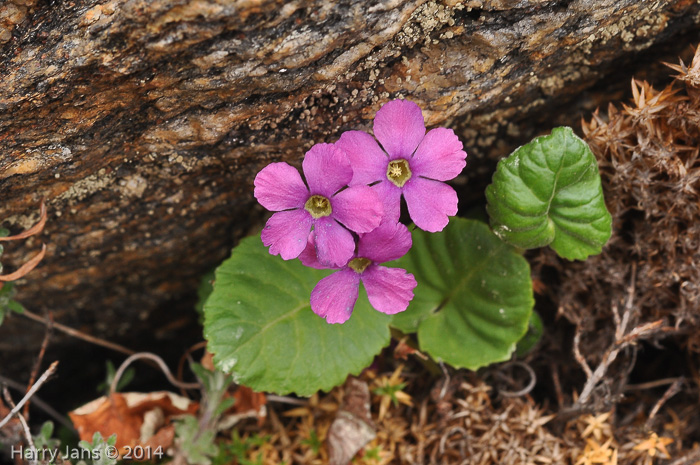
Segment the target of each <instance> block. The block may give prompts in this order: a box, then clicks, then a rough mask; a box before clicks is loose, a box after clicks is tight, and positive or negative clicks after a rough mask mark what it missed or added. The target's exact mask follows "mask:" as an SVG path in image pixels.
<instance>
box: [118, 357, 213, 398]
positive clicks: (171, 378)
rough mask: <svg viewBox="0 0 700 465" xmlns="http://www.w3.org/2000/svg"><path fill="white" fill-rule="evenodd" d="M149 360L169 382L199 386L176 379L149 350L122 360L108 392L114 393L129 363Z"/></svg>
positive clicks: (198, 385)
mask: <svg viewBox="0 0 700 465" xmlns="http://www.w3.org/2000/svg"><path fill="white" fill-rule="evenodd" d="M143 359H146V360H151V361H153V362H155V363H156V364H157V365H158V367H159V368H160V369H161V371H162V372H163V374H164V375H165V377H166V378H167V379H168V381H170V383H171V384H172V385H174V386H177V387H179V388H181V389H199V388H200V387H201V386H200V384H199V383H183V382H181V381H178V380H176V379H175V377H174V376H173V374H172V373H171V372H170V368H168V365H167V364H166V363H165V362H164V361H163V359H162V358H160V357H159V356H157V355H156V354H152V353H150V352H139V353H136V354H133V355H131V356H130V357H129V358H127V359H126V360H124V362H123V363H122V364H121V365H120V366H119V369H118V370H117V372H116V373H115V374H114V379H113V380H112V384H111V385H110V386H109V392H110V394H114V393H115V392H116V390H117V385H118V384H119V380H120V379H121V378H122V375H123V374H124V370H126V369H127V368H128V367H129V365H131V364H132V363H133V362H135V361H136V360H143Z"/></svg>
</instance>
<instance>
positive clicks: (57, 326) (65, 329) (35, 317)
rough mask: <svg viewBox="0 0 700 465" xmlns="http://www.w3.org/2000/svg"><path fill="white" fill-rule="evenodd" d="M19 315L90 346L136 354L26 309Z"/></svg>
mask: <svg viewBox="0 0 700 465" xmlns="http://www.w3.org/2000/svg"><path fill="white" fill-rule="evenodd" d="M21 314H22V315H24V316H26V317H27V318H29V319H30V320H34V321H38V322H39V323H42V324H45V325H52V326H53V327H54V328H55V329H57V330H58V331H61V332H62V333H64V334H67V335H69V336H72V337H74V338H77V339H82V340H83V341H86V342H89V343H91V344H95V345H98V346H101V347H105V348H107V349H110V350H114V351H117V352H121V353H123V354H125V355H134V354H135V353H136V352H134V351H133V350H131V349H127V348H126V347H124V346H121V345H119V344H115V343H113V342H109V341H105V340H103V339H100V338H97V337H94V336H91V335H89V334H86V333H83V332H81V331H78V330H77V329H73V328H71V327H70V326H66V325H62V324H61V323H55V322H52V321H51V320H48V319H46V318H44V317H42V316H39V315H37V314H36V313H32V312H30V311H29V310H27V309H24V311H23V312H22V313H21Z"/></svg>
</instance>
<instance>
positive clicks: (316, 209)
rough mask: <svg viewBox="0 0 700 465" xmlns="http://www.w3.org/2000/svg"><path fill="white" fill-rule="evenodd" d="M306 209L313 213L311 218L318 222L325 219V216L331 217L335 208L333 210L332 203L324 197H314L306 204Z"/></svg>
mask: <svg viewBox="0 0 700 465" xmlns="http://www.w3.org/2000/svg"><path fill="white" fill-rule="evenodd" d="M304 209H305V210H306V211H307V212H309V213H311V216H312V217H313V218H314V219H315V220H317V219H319V218H323V217H324V216H329V215H330V214H331V213H333V208H331V201H330V200H328V199H327V198H325V197H324V196H322V195H312V196H311V197H309V200H307V201H306V203H305V204H304Z"/></svg>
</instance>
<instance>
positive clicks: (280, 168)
mask: <svg viewBox="0 0 700 465" xmlns="http://www.w3.org/2000/svg"><path fill="white" fill-rule="evenodd" d="M253 184H255V191H254V193H253V195H255V198H256V199H258V202H260V205H262V206H263V207H265V208H267V209H268V210H270V211H273V212H278V211H281V210H288V209H290V208H301V207H303V206H304V202H306V200H307V199H308V198H309V190H308V189H307V188H306V185H305V184H304V181H302V180H301V176H300V175H299V171H297V169H296V168H294V167H293V166H291V165H288V164H287V163H284V162H281V163H270V164H269V165H267V166H266V167H265V168H263V169H262V170H260V172H259V173H258V174H257V176H255V181H254V182H253Z"/></svg>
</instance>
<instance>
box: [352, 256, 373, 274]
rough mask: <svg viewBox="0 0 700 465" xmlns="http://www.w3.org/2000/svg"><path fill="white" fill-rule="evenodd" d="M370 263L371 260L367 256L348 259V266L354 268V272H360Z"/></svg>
mask: <svg viewBox="0 0 700 465" xmlns="http://www.w3.org/2000/svg"><path fill="white" fill-rule="evenodd" d="M371 264H372V260H370V259H369V258H362V257H358V258H353V259H352V260H350V263H348V266H349V267H350V268H352V269H353V270H355V273H357V274H361V273H362V272H363V271H365V270H366V269H367V267H368V266H370V265H371Z"/></svg>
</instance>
